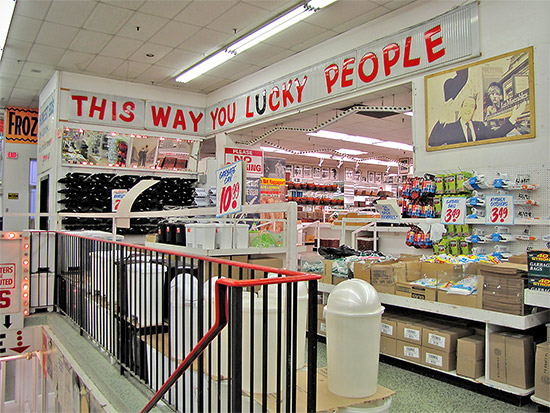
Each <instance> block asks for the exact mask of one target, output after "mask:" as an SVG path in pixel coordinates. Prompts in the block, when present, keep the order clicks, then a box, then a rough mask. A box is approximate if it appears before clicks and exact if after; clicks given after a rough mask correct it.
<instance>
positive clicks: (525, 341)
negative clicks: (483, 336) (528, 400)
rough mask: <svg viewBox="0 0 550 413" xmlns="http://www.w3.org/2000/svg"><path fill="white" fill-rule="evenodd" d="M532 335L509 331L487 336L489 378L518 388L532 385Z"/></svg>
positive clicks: (527, 387)
mask: <svg viewBox="0 0 550 413" xmlns="http://www.w3.org/2000/svg"><path fill="white" fill-rule="evenodd" d="M534 348H535V347H534V342H533V337H532V336H528V335H523V334H515V333H509V332H499V333H492V334H491V335H490V336H489V370H490V379H491V380H494V381H497V382H499V383H506V384H509V385H510V386H514V387H519V388H520V389H530V388H532V387H533V385H534V381H533V378H534V374H533V368H534V357H535V354H534Z"/></svg>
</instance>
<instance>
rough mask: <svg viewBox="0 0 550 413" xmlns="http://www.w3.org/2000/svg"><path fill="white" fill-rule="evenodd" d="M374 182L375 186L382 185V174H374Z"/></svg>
mask: <svg viewBox="0 0 550 413" xmlns="http://www.w3.org/2000/svg"><path fill="white" fill-rule="evenodd" d="M374 182H375V183H377V184H380V183H382V172H376V175H374Z"/></svg>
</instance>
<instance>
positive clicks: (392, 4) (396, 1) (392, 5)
mask: <svg viewBox="0 0 550 413" xmlns="http://www.w3.org/2000/svg"><path fill="white" fill-rule="evenodd" d="M414 1H415V0H391V1H389V2H387V3H385V4H384V7H385V8H387V9H390V10H397V9H399V8H400V7H403V6H407V5H409V4H411V3H412V2H414Z"/></svg>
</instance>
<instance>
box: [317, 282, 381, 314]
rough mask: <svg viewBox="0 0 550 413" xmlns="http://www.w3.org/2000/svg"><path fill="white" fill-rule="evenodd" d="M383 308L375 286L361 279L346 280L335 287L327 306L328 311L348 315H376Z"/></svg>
mask: <svg viewBox="0 0 550 413" xmlns="http://www.w3.org/2000/svg"><path fill="white" fill-rule="evenodd" d="M383 310H384V307H382V306H381V305H380V298H379V297H378V293H377V292H376V290H375V289H374V287H373V286H372V285H370V284H369V283H368V282H366V281H363V280H359V279H351V280H346V281H343V282H341V283H340V284H338V285H337V286H336V287H334V289H333V290H332V292H331V293H330V295H329V296H328V301H327V308H326V311H327V313H332V314H341V315H348V316H363V315H376V314H379V313H381V312H382V311H383Z"/></svg>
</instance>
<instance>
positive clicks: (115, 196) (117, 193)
mask: <svg viewBox="0 0 550 413" xmlns="http://www.w3.org/2000/svg"><path fill="white" fill-rule="evenodd" d="M127 192H128V190H127V189H113V190H111V195H112V203H111V210H112V211H113V212H116V211H117V210H118V206H119V205H120V201H122V198H124V195H126V193H127Z"/></svg>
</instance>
